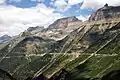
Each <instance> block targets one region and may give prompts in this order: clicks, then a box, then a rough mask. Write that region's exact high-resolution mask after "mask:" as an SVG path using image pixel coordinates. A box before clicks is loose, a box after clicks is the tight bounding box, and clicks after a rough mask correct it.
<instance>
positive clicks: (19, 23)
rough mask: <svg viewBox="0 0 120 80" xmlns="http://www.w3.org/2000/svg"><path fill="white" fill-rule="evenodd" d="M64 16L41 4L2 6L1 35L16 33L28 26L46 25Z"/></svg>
mask: <svg viewBox="0 0 120 80" xmlns="http://www.w3.org/2000/svg"><path fill="white" fill-rule="evenodd" d="M60 17H62V16H61V15H60V14H59V13H54V9H52V8H48V7H46V6H45V5H44V4H39V5H37V6H36V7H32V8H17V7H14V6H8V5H7V6H5V5H1V6H0V35H3V34H9V35H11V36H12V35H16V34H19V33H20V32H22V31H24V30H25V29H27V28H28V27H31V26H32V27H35V26H46V25H49V24H50V23H52V22H53V21H54V20H56V19H58V18H60Z"/></svg>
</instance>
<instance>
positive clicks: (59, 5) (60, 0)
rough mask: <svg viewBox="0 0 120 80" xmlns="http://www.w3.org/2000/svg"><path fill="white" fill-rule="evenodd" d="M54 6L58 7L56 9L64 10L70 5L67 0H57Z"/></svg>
mask: <svg viewBox="0 0 120 80" xmlns="http://www.w3.org/2000/svg"><path fill="white" fill-rule="evenodd" d="M54 6H55V7H56V10H57V11H60V12H64V11H66V10H67V9H68V8H69V7H70V6H69V5H68V4H67V2H65V0H56V1H55V2H54Z"/></svg>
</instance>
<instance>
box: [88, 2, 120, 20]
mask: <svg viewBox="0 0 120 80" xmlns="http://www.w3.org/2000/svg"><path fill="white" fill-rule="evenodd" d="M113 18H120V6H109V5H108V4H105V5H104V7H102V8H100V9H98V10H97V11H96V12H95V13H93V14H92V15H91V16H90V18H89V21H98V20H103V19H104V20H105V19H113Z"/></svg>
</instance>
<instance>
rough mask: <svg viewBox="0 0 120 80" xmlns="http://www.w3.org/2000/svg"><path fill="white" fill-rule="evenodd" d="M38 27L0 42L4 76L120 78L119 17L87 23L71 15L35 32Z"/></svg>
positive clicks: (86, 79) (43, 79)
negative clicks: (0, 43)
mask: <svg viewBox="0 0 120 80" xmlns="http://www.w3.org/2000/svg"><path fill="white" fill-rule="evenodd" d="M114 13H115V12H114ZM115 14H116V13H115ZM37 29H38V27H37ZM37 29H36V28H30V29H28V30H27V31H25V32H22V33H21V34H20V35H18V36H16V37H14V38H13V39H10V40H8V41H7V42H6V43H3V44H2V45H0V69H1V70H0V78H1V79H2V78H4V77H5V78H6V80H7V79H9V78H10V80H12V79H15V80H119V79H120V76H119V75H120V49H119V48H120V20H119V17H118V18H116V19H114V18H110V19H107V20H106V19H100V20H91V21H89V20H88V21H85V22H82V21H80V20H78V19H77V18H75V17H68V18H62V19H59V20H57V21H55V22H54V23H53V24H51V25H50V26H49V27H48V28H45V29H42V30H41V29H40V31H37V32H36V33H34V34H33V33H31V31H34V30H37ZM60 30H61V32H62V33H63V34H60V33H59V32H60ZM50 31H51V32H50ZM50 33H51V34H50ZM57 33H58V34H57ZM43 34H44V36H43ZM53 35H54V36H53ZM6 74H7V75H6ZM8 75H9V76H8Z"/></svg>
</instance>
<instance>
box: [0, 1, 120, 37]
mask: <svg viewBox="0 0 120 80" xmlns="http://www.w3.org/2000/svg"><path fill="white" fill-rule="evenodd" d="M105 3H108V4H109V5H111V6H119V5H120V0H0V36H1V35H4V34H8V35H10V36H14V35H17V34H19V33H20V32H22V31H24V30H26V29H27V28H28V27H35V26H45V27H47V26H48V25H49V24H51V23H53V21H55V20H56V19H59V18H62V17H68V16H77V18H79V19H81V20H86V19H88V16H89V15H90V14H91V13H93V12H94V11H95V10H96V9H98V8H100V7H102V6H104V4H105Z"/></svg>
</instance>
